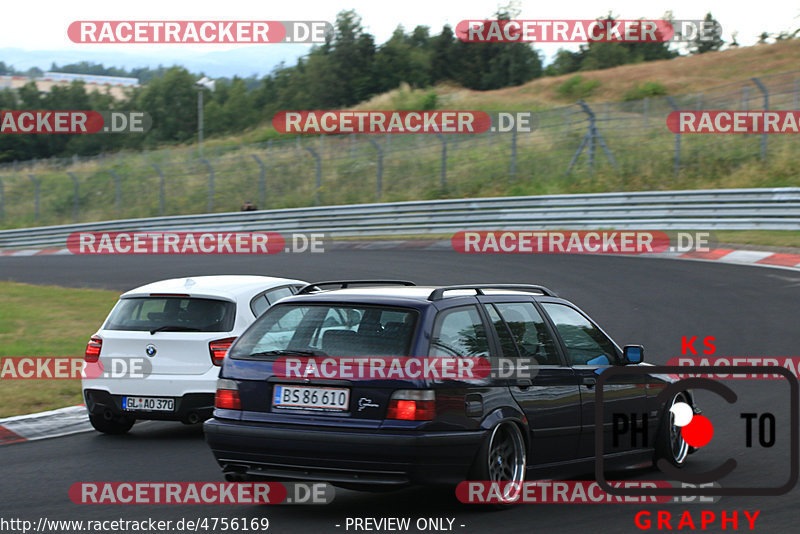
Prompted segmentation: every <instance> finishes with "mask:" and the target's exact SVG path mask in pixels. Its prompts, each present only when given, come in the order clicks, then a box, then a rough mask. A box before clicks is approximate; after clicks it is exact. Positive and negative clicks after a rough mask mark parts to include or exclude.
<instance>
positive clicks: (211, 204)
mask: <svg viewBox="0 0 800 534" xmlns="http://www.w3.org/2000/svg"><path fill="white" fill-rule="evenodd" d="M200 163H202V164H203V165H205V166H206V167H207V168H208V206H207V207H206V211H207V212H208V213H213V211H214V167H212V166H211V164H210V163H209V162H208V160H207V159H201V160H200Z"/></svg>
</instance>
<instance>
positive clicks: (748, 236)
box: [714, 230, 800, 253]
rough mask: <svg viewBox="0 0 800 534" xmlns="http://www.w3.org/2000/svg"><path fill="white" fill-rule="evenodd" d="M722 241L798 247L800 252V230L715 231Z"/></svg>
mask: <svg viewBox="0 0 800 534" xmlns="http://www.w3.org/2000/svg"><path fill="white" fill-rule="evenodd" d="M714 236H716V238H717V241H718V242H720V243H732V244H737V245H755V246H758V245H762V246H763V245H767V246H771V247H788V248H795V249H798V252H797V253H800V232H795V231H785V230H771V231H770V230H741V231H738V230H737V231H721V232H714Z"/></svg>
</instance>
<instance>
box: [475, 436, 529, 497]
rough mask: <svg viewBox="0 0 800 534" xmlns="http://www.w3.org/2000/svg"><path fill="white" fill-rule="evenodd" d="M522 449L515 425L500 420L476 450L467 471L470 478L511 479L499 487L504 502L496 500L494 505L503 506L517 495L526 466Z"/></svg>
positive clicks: (491, 480)
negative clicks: (473, 459) (475, 454)
mask: <svg viewBox="0 0 800 534" xmlns="http://www.w3.org/2000/svg"><path fill="white" fill-rule="evenodd" d="M525 450H526V446H525V439H524V438H523V437H522V432H521V431H520V428H519V426H517V425H516V424H515V423H513V422H511V421H503V422H501V423H500V424H498V425H497V426H495V427H494V428H493V429H492V431H491V433H490V434H489V437H488V439H487V440H486V441H485V442H484V443H483V445H482V446H481V449H480V451H478V456H477V457H476V459H475V464H474V465H473V468H472V471H471V472H470V478H471V480H476V481H478V480H479V481H489V482H501V483H502V482H513V483H515V484H514V485H507V486H505V488H506V489H504V490H503V496H504V497H506V498H508V502H507V503H498V504H496V505H495V508H501V509H503V508H505V507H507V506H509V505H510V503H512V502H514V501H516V500H517V499H518V498H519V493H520V492H521V488H522V483H523V482H524V481H525V469H526V467H527V454H526V452H525Z"/></svg>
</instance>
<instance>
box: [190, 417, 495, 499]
mask: <svg viewBox="0 0 800 534" xmlns="http://www.w3.org/2000/svg"><path fill="white" fill-rule="evenodd" d="M203 428H204V431H205V438H206V441H207V442H208V444H209V446H210V447H211V450H212V451H213V453H214V457H215V458H216V459H217V462H219V464H220V466H221V467H222V470H223V471H224V472H229V473H238V474H248V475H253V476H262V477H268V478H275V479H281V478H283V479H300V480H318V481H325V482H332V483H337V482H338V483H348V484H356V485H358V484H363V485H385V486H401V485H406V484H456V483H458V482H460V481H462V480H465V479H466V478H467V474H468V472H469V468H470V466H471V465H472V462H473V460H474V458H475V454H476V453H477V452H478V449H479V448H480V445H481V443H482V442H483V440H484V438H485V436H486V434H487V431H482V430H481V431H440V432H417V431H409V432H400V431H396V430H393V431H391V432H386V431H381V430H375V431H370V432H367V431H364V430H355V429H345V428H332V427H325V428H314V427H307V426H304V427H300V426H298V427H289V426H276V425H265V424H263V423H249V422H242V421H231V420H223V419H209V420H208V421H206V422H205V424H204V425H203Z"/></svg>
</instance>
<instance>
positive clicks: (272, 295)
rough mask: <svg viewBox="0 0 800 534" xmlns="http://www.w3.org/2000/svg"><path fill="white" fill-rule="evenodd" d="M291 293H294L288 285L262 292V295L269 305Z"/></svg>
mask: <svg viewBox="0 0 800 534" xmlns="http://www.w3.org/2000/svg"><path fill="white" fill-rule="evenodd" d="M291 295H294V293H292V290H291V289H290V288H288V287H279V288H276V289H271V290H269V291H267V292H266V293H264V296H265V297H267V302H269V304H270V306H271V305H273V304H275V303H276V302H278V301H279V300H280V299H282V298H284V297H288V296H291Z"/></svg>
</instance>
